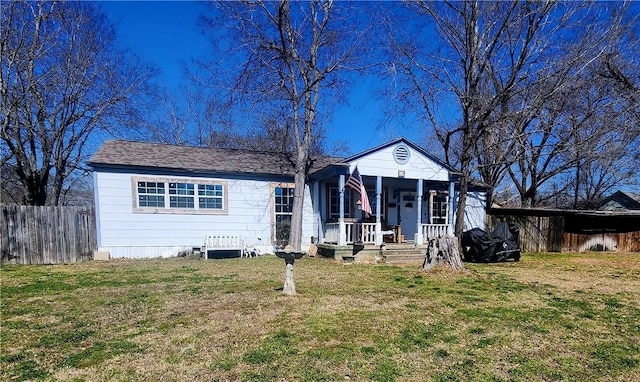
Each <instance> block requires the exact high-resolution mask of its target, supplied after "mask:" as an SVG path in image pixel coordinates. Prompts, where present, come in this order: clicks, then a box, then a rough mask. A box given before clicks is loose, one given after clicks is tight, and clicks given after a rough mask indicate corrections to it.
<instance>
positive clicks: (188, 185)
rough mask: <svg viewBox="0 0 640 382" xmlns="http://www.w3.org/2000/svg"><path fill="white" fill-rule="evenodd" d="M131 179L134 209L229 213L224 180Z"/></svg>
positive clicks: (154, 211) (140, 210)
mask: <svg viewBox="0 0 640 382" xmlns="http://www.w3.org/2000/svg"><path fill="white" fill-rule="evenodd" d="M132 182H133V184H134V185H135V187H134V200H135V201H136V203H135V204H134V206H133V210H134V212H142V213H145V212H147V213H149V212H151V213H191V214H225V213H227V208H226V188H227V185H226V183H225V182H215V181H206V180H184V179H183V180H179V181H178V180H177V179H166V178H147V179H144V178H137V179H132ZM167 201H168V202H167Z"/></svg>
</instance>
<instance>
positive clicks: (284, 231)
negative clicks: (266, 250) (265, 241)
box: [273, 185, 295, 246]
mask: <svg viewBox="0 0 640 382" xmlns="http://www.w3.org/2000/svg"><path fill="white" fill-rule="evenodd" d="M294 196H295V188H294V187H293V186H283V185H279V186H277V187H275V188H274V203H273V206H274V215H275V225H274V227H275V232H274V237H275V244H276V245H278V246H285V245H287V243H289V233H290V232H291V215H292V214H293V198H294Z"/></svg>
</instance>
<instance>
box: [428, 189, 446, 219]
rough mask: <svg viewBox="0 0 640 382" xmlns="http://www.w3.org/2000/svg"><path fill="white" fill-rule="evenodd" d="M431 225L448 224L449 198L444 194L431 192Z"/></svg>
mask: <svg viewBox="0 0 640 382" xmlns="http://www.w3.org/2000/svg"><path fill="white" fill-rule="evenodd" d="M429 199H430V200H431V202H430V206H431V214H430V215H431V224H448V220H449V219H448V206H449V196H448V195H447V193H445V192H438V191H431V193H430V194H429Z"/></svg>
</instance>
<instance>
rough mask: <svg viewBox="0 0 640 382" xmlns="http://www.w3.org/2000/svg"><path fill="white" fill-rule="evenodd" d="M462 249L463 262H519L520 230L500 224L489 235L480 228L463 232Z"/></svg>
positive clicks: (513, 226) (514, 226)
mask: <svg viewBox="0 0 640 382" xmlns="http://www.w3.org/2000/svg"><path fill="white" fill-rule="evenodd" d="M462 249H463V255H464V260H465V261H474V262H482V263H495V262H500V261H507V260H508V259H513V260H515V261H519V260H520V229H519V227H518V226H517V225H516V224H512V223H505V222H502V223H500V224H499V225H498V226H497V227H496V229H495V230H493V232H491V233H488V232H486V231H483V230H481V229H480V228H474V229H472V230H469V231H465V232H463V233H462Z"/></svg>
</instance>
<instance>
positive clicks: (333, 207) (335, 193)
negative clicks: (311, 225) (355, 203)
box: [329, 187, 351, 219]
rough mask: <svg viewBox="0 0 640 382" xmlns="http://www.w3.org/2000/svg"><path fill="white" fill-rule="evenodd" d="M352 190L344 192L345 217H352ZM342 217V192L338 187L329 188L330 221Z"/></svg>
mask: <svg viewBox="0 0 640 382" xmlns="http://www.w3.org/2000/svg"><path fill="white" fill-rule="evenodd" d="M350 201H351V190H350V189H349V188H347V189H345V192H344V217H345V218H348V217H351V208H350V206H351V203H350ZM339 217H340V191H339V190H338V187H329V219H338V218H339Z"/></svg>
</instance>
